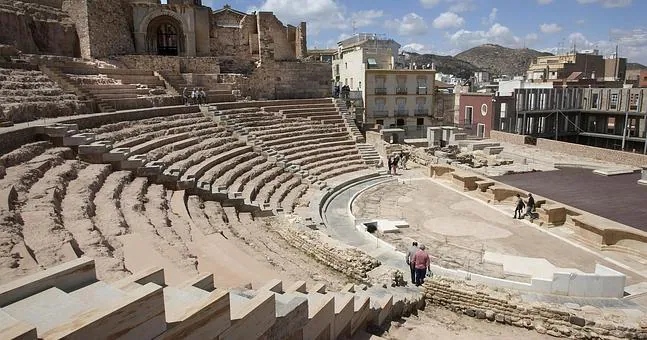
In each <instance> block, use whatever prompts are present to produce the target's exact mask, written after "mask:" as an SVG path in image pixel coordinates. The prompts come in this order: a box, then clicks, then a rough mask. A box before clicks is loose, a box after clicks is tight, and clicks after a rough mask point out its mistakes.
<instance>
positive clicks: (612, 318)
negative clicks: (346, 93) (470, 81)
mask: <svg viewBox="0 0 647 340" xmlns="http://www.w3.org/2000/svg"><path fill="white" fill-rule="evenodd" d="M0 18H1V19H2V22H3V32H1V33H0V42H2V45H0V112H1V115H0V338H2V339H58V338H69V339H94V338H97V339H103V338H106V339H117V338H119V339H121V338H124V339H180V338H192V339H382V338H385V339H407V338H410V339H413V338H416V339H419V338H425V337H431V338H451V337H455V336H464V337H465V338H470V337H479V338H480V337H482V336H483V337H484V338H497V339H498V338H501V339H513V338H519V337H529V338H531V339H543V338H546V337H548V336H556V337H571V338H577V339H613V338H627V339H644V338H646V337H647V316H646V313H647V309H645V308H646V307H647V295H646V294H647V283H646V281H647V243H646V242H647V237H646V235H647V234H646V233H645V229H646V228H647V224H646V222H645V221H647V210H645V209H646V208H645V202H647V190H646V189H645V188H646V187H645V186H642V185H640V184H638V182H642V183H644V182H645V181H646V180H647V178H645V176H647V173H645V171H646V170H644V169H643V170H642V171H643V173H642V174H641V173H640V170H641V169H640V168H639V167H636V165H635V164H633V163H635V161H634V160H632V161H631V162H626V163H623V160H622V158H620V160H617V161H612V160H610V158H609V157H610V156H609V157H607V158H605V157H606V156H605V157H597V158H596V157H593V156H590V157H585V156H584V155H580V156H574V155H567V154H565V153H559V152H555V151H547V150H540V149H539V148H538V146H531V145H526V144H525V143H524V141H523V136H518V135H509V134H504V133H499V134H494V133H493V135H492V139H489V140H483V139H476V138H465V136H464V134H462V131H461V130H460V129H456V128H453V127H443V126H441V125H442V124H440V123H439V124H437V125H438V126H437V127H429V131H428V136H429V138H430V140H429V143H427V140H425V141H424V143H422V144H421V142H420V141H419V140H418V141H413V142H410V143H409V142H407V140H403V139H397V140H399V141H401V142H404V143H403V144H397V143H391V142H392V141H393V138H391V137H392V136H390V135H388V133H387V132H385V131H380V130H378V129H373V128H364V127H362V129H361V130H360V128H358V125H357V124H356V121H357V120H356V118H357V116H356V114H355V113H356V112H355V110H354V108H353V107H351V106H349V105H347V104H348V103H347V101H345V100H342V99H338V98H333V97H332V93H331V88H332V86H331V85H332V84H331V74H332V69H331V65H330V64H329V63H325V62H318V61H316V60H313V58H309V57H308V52H307V48H306V46H307V43H306V23H299V24H298V25H296V26H292V25H285V24H283V23H282V22H281V21H280V20H279V18H277V17H276V16H275V15H274V14H273V13H270V12H253V13H245V12H241V11H238V10H235V9H233V8H231V6H229V5H225V6H223V7H222V8H220V9H211V8H209V7H206V6H203V5H202V2H201V1H199V0H192V1H186V0H184V1H182V0H175V1H174V0H169V1H168V4H162V3H160V1H155V0H146V1H144V0H115V1H92V0H30V1H26V0H25V1H0ZM5 22H7V23H9V24H8V25H6V26H5V25H4V23H5ZM5 28H6V29H5ZM194 88H202V89H204V91H205V92H206V99H205V103H202V104H201V105H198V103H195V102H189V103H185V98H183V94H185V93H186V91H192V90H193V89H194ZM434 134H435V135H436V136H438V134H442V137H441V138H442V139H443V141H444V143H443V145H449V146H451V147H445V146H443V147H442V148H441V147H439V146H433V144H434V139H433V138H434V137H433V136H434ZM605 152H608V154H607V153H605V155H607V156H608V155H615V154H614V153H618V152H619V151H612V150H607V151H605ZM394 154H403V155H404V154H406V155H408V163H407V168H406V169H399V170H398V174H397V175H392V174H389V173H388V172H387V171H386V167H385V166H384V164H385V163H386V157H387V156H389V155H394ZM457 155H458V156H457ZM466 155H467V156H466ZM477 163H478V164H477ZM643 164H647V162H644V163H643ZM641 176H642V177H641ZM528 192H533V193H534V194H535V200H536V202H537V208H536V211H535V212H534V213H533V216H532V217H533V218H532V219H529V218H527V219H513V218H512V215H513V210H514V202H515V198H516V195H517V194H519V195H521V196H522V197H523V198H524V199H526V198H527V194H528ZM627 207H632V208H631V209H628V208H627ZM413 241H417V242H419V243H422V244H425V245H426V247H427V248H426V249H427V251H428V252H429V254H430V255H431V256H432V264H431V272H432V273H433V276H431V277H428V278H427V280H426V282H425V283H424V284H423V285H422V286H421V287H416V286H415V285H413V284H412V283H411V282H410V281H411V280H410V278H409V267H408V265H407V264H406V263H405V252H406V250H407V248H408V247H409V246H410V245H411V243H412V242H413ZM448 320H449V321H448ZM451 320H453V321H451ZM457 325H458V326H457Z"/></svg>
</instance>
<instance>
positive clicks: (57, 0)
mask: <svg viewBox="0 0 647 340" xmlns="http://www.w3.org/2000/svg"><path fill="white" fill-rule="evenodd" d="M21 1H22V2H29V3H32V4H38V5H43V6H49V7H54V8H58V9H60V8H61V7H62V6H63V0H21Z"/></svg>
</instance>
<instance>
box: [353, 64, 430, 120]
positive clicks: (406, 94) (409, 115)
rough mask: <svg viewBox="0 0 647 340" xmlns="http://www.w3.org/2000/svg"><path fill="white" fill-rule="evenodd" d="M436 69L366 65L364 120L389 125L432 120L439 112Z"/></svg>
mask: <svg viewBox="0 0 647 340" xmlns="http://www.w3.org/2000/svg"><path fill="white" fill-rule="evenodd" d="M435 73H436V72H435V71H433V70H389V69H366V70H365V71H364V84H366V87H365V89H364V91H363V95H364V98H363V99H364V103H365V107H366V110H365V117H364V122H365V123H366V124H368V125H381V126H387V127H404V126H418V127H423V126H425V125H429V124H431V123H432V118H433V114H434V112H435V111H434V77H435ZM441 118H442V117H441Z"/></svg>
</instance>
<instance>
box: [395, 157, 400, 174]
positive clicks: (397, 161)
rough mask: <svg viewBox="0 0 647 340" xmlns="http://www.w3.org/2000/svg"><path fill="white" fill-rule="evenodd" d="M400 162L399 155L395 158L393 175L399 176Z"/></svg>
mask: <svg viewBox="0 0 647 340" xmlns="http://www.w3.org/2000/svg"><path fill="white" fill-rule="evenodd" d="M399 162H400V157H399V156H398V155H395V156H393V174H394V175H397V172H398V163H399Z"/></svg>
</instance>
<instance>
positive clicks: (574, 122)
mask: <svg viewBox="0 0 647 340" xmlns="http://www.w3.org/2000/svg"><path fill="white" fill-rule="evenodd" d="M513 97H514V103H515V107H514V111H513V112H510V111H509V110H508V109H507V107H506V113H505V115H506V118H505V119H501V116H502V115H503V113H502V112H501V110H500V108H499V111H498V112H496V110H497V108H496V107H495V114H496V115H497V116H498V117H497V118H498V119H497V121H496V122H495V126H496V127H497V128H498V129H500V130H503V131H506V132H515V133H519V134H523V135H529V136H533V137H543V138H555V139H558V140H561V141H568V142H573V143H579V144H585V145H591V146H597V147H604V148H609V149H616V150H625V151H631V152H639V153H645V154H647V89H645V88H627V89H625V88H553V89H517V90H515V92H514V95H513ZM496 100H497V98H495V101H496ZM508 103H509V102H508ZM511 113H513V114H514V116H515V118H514V119H510V118H509V117H510V114H511Z"/></svg>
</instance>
